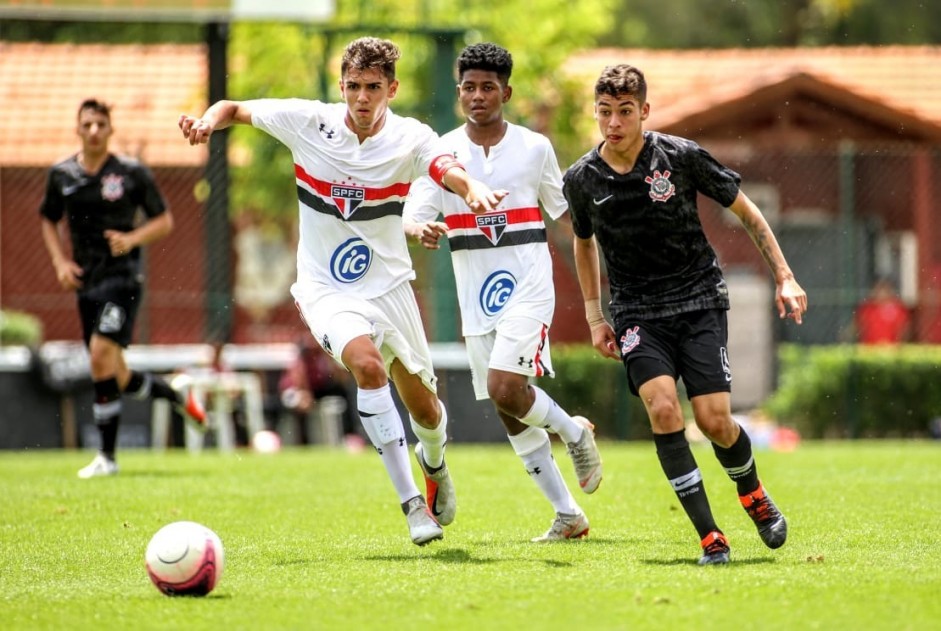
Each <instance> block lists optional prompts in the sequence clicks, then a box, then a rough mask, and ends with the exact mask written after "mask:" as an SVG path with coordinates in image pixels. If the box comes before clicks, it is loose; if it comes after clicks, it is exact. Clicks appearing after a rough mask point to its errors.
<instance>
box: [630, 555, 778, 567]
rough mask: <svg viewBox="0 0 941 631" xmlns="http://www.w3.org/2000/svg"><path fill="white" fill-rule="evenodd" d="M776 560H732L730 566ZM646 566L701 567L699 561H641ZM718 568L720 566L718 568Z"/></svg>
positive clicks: (762, 558)
mask: <svg viewBox="0 0 941 631" xmlns="http://www.w3.org/2000/svg"><path fill="white" fill-rule="evenodd" d="M775 562H776V561H775V559H773V558H771V557H760V558H753V559H741V560H738V559H732V561H731V563H729V564H728V565H765V564H768V563H775ZM641 563H643V564H644V565H659V566H663V567H669V566H678V565H699V559H689V558H686V559H643V560H642V561H641ZM717 567H718V566H717Z"/></svg>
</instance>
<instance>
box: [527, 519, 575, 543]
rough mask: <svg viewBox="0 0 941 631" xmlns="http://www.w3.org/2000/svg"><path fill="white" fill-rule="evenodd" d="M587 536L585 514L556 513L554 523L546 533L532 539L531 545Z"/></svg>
mask: <svg viewBox="0 0 941 631" xmlns="http://www.w3.org/2000/svg"><path fill="white" fill-rule="evenodd" d="M587 534H588V518H587V517H585V513H575V514H572V515H570V514H566V513H556V514H555V521H553V522H552V526H551V527H550V528H549V530H547V531H546V533H545V534H544V535H542V536H539V537H533V539H532V542H533V543H551V542H553V541H566V540H568V539H581V538H582V537H584V536H586V535H587Z"/></svg>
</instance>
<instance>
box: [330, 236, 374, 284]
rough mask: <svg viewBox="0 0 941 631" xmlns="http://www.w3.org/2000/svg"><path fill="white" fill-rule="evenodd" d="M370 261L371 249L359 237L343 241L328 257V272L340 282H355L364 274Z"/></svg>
mask: <svg viewBox="0 0 941 631" xmlns="http://www.w3.org/2000/svg"><path fill="white" fill-rule="evenodd" d="M370 263H372V250H370V249H369V246H367V245H366V242H365V241H363V240H362V239H360V238H359V237H353V238H352V239H350V240H348V241H346V242H344V243H343V244H342V245H340V247H338V248H337V249H336V251H335V252H334V253H333V256H332V257H331V258H330V273H331V274H333V277H334V278H336V279H337V280H338V281H340V282H341V283H355V282H356V281H358V280H359V279H360V278H362V277H363V276H365V275H366V272H368V271H369V265H370Z"/></svg>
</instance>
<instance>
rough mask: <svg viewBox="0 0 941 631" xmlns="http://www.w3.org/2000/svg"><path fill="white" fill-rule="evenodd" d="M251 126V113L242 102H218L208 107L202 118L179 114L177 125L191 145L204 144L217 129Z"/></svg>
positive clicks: (248, 107) (247, 106)
mask: <svg viewBox="0 0 941 631" xmlns="http://www.w3.org/2000/svg"><path fill="white" fill-rule="evenodd" d="M236 123H241V124H243V125H251V124H252V111H251V108H250V106H249V105H248V104H247V103H246V102H243V101H218V102H216V103H213V104H212V105H210V106H209V109H207V110H206V111H205V113H203V115H202V116H198V117H197V116H190V115H189V114H180V119H179V121H177V124H178V125H179V127H180V130H181V131H182V132H183V137H184V138H186V139H187V140H188V141H189V143H190V144H191V145H198V144H205V143H207V142H209V137H210V136H211V135H212V132H214V131H215V130H217V129H225V128H226V127H230V126H232V125H233V124H236Z"/></svg>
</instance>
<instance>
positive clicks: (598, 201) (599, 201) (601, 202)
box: [591, 195, 614, 206]
mask: <svg viewBox="0 0 941 631" xmlns="http://www.w3.org/2000/svg"><path fill="white" fill-rule="evenodd" d="M612 197H614V195H608V196H607V197H603V198H601V199H593V200H591V201H593V202H594V203H595V206H601V205H602V204H603V203H605V202H606V201H608V200H609V199H611V198H612Z"/></svg>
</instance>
